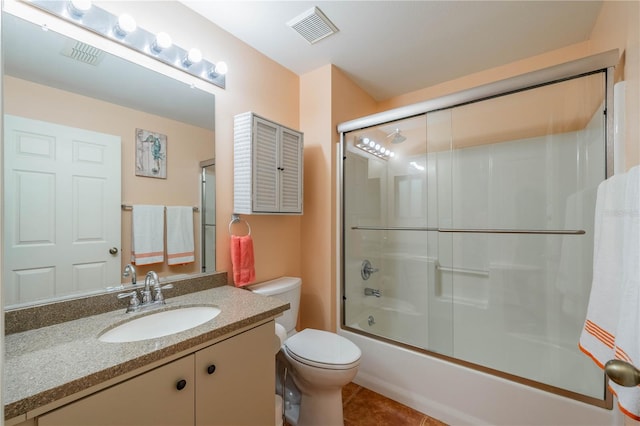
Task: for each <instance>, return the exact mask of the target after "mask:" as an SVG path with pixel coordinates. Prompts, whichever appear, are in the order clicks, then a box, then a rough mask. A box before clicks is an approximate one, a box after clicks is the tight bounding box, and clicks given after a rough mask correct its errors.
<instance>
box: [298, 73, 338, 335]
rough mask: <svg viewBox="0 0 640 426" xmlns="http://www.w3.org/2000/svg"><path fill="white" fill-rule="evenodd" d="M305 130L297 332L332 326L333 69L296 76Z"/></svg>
mask: <svg viewBox="0 0 640 426" xmlns="http://www.w3.org/2000/svg"><path fill="white" fill-rule="evenodd" d="M300 127H301V128H302V129H303V130H304V166H305V168H304V216H303V217H302V227H301V232H300V236H301V256H302V259H301V267H302V279H303V280H302V298H301V300H300V316H299V327H300V328H301V329H302V328H308V327H311V328H318V329H329V328H331V327H335V317H336V316H335V303H332V301H333V298H334V296H335V286H333V285H332V281H331V268H330V267H328V266H329V265H330V264H331V258H332V256H331V253H332V250H331V217H332V210H331V203H330V202H326V201H328V200H330V199H331V155H332V150H331V148H332V145H333V144H332V143H331V142H332V139H333V135H332V132H331V65H325V66H323V67H321V68H319V69H317V70H315V71H312V72H310V73H308V74H305V75H303V76H301V77H300Z"/></svg>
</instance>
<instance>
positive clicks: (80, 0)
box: [67, 0, 91, 18]
mask: <svg viewBox="0 0 640 426" xmlns="http://www.w3.org/2000/svg"><path fill="white" fill-rule="evenodd" d="M89 9H91V0H70V1H69V2H68V3H67V10H68V11H69V13H70V14H71V16H73V17H75V18H80V17H82V15H84V14H85V13H86V12H87V11H88V10H89Z"/></svg>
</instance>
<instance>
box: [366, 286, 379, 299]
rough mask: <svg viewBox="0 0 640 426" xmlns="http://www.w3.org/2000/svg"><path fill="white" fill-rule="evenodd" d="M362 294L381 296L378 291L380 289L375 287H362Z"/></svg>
mask: <svg viewBox="0 0 640 426" xmlns="http://www.w3.org/2000/svg"><path fill="white" fill-rule="evenodd" d="M364 295H365V296H375V297H380V296H382V294H381V293H380V290H378V289H376V288H369V287H366V288H365V289H364Z"/></svg>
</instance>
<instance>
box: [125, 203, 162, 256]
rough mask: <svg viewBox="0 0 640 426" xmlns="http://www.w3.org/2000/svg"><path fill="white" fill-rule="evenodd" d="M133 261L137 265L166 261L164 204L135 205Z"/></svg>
mask: <svg viewBox="0 0 640 426" xmlns="http://www.w3.org/2000/svg"><path fill="white" fill-rule="evenodd" d="M131 262H132V263H135V264H136V265H149V264H152V263H162V262H164V206H151V205H134V206H133V219H132V225H131Z"/></svg>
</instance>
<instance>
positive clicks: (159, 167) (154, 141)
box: [135, 129, 167, 179]
mask: <svg viewBox="0 0 640 426" xmlns="http://www.w3.org/2000/svg"><path fill="white" fill-rule="evenodd" d="M135 168H136V176H144V177H152V178H159V179H166V178H167V136H166V135H163V134H162V133H157V132H152V131H149V130H144V129H136V166H135Z"/></svg>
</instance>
